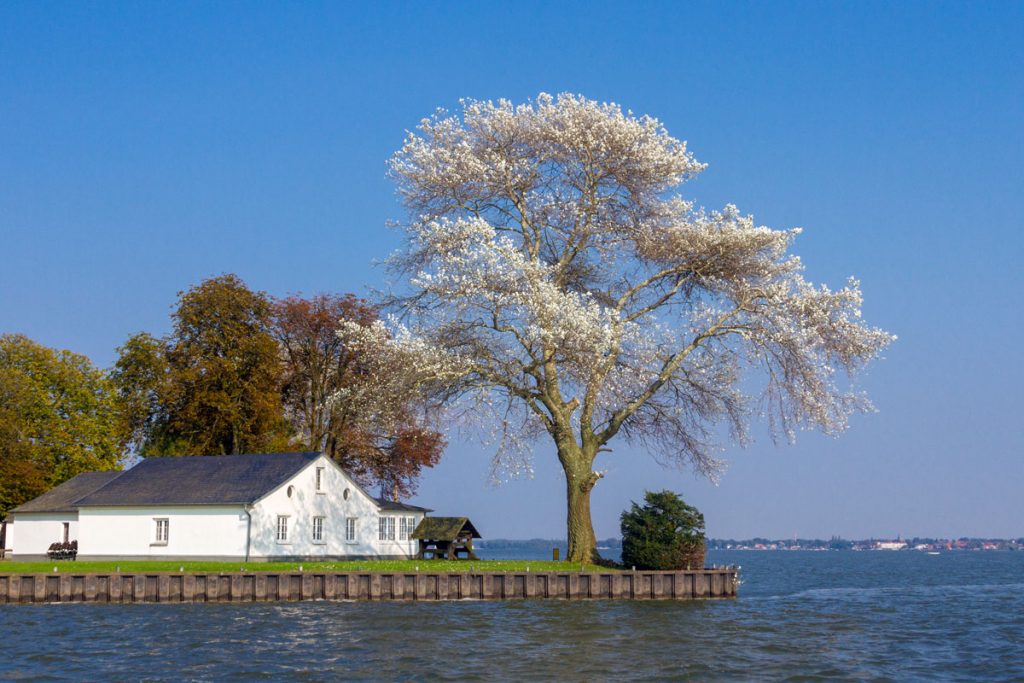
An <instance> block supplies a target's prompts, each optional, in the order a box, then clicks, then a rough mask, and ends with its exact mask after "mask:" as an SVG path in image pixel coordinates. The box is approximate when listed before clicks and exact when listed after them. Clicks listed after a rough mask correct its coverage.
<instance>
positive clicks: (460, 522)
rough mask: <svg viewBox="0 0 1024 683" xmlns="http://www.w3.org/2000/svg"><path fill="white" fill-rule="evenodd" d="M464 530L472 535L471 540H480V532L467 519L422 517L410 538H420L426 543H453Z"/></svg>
mask: <svg viewBox="0 0 1024 683" xmlns="http://www.w3.org/2000/svg"><path fill="white" fill-rule="evenodd" d="M463 528H465V529H466V530H467V531H469V532H471V533H472V534H473V538H480V532H479V531H477V530H476V527H474V526H473V523H472V522H470V521H469V518H468V517H424V518H423V521H422V522H420V523H419V524H417V525H416V530H415V531H413V532H412V536H410V538H422V539H423V540H425V541H427V540H429V541H454V540H455V539H456V538H458V536H459V532H460V531H462V530H463Z"/></svg>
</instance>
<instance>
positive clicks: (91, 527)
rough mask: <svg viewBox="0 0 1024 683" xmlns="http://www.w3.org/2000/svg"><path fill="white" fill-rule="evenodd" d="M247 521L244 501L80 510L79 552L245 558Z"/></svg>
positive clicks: (89, 556) (101, 554) (112, 555)
mask: <svg viewBox="0 0 1024 683" xmlns="http://www.w3.org/2000/svg"><path fill="white" fill-rule="evenodd" d="M156 519H167V520H168V522H169V528H168V531H169V533H168V538H167V543H166V545H163V544H159V543H157V541H156V521H155V520H156ZM19 523H20V521H19ZM247 524H248V518H247V516H246V514H245V510H244V508H243V507H242V506H241V505H234V506H162V507H108V508H100V507H86V508H82V509H81V510H79V539H78V552H79V556H80V557H81V558H82V559H85V558H91V557H121V558H152V559H154V560H155V559H160V558H164V557H166V558H174V557H182V558H184V557H197V558H203V557H208V558H228V557H230V558H236V557H237V558H244V557H245V532H246V526H247Z"/></svg>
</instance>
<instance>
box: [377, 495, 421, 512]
mask: <svg viewBox="0 0 1024 683" xmlns="http://www.w3.org/2000/svg"><path fill="white" fill-rule="evenodd" d="M374 500H375V501H377V506H378V507H380V509H381V510H394V511H396V512H433V510H431V509H430V508H421V507H419V506H418V505H409V504H408V503H399V502H398V501H397V500H384V499H383V498H374Z"/></svg>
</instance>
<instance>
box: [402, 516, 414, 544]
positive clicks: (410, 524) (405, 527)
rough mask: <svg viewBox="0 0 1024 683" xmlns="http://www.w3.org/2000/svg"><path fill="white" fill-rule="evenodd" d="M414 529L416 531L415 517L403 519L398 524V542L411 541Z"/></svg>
mask: <svg viewBox="0 0 1024 683" xmlns="http://www.w3.org/2000/svg"><path fill="white" fill-rule="evenodd" d="M414 529H416V518H415V517H401V518H400V521H399V523H398V540H399V541H411V540H412V532H413V530H414Z"/></svg>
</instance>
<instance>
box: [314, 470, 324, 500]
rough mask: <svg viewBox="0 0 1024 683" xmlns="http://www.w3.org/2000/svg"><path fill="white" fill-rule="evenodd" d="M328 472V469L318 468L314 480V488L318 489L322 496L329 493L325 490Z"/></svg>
mask: <svg viewBox="0 0 1024 683" xmlns="http://www.w3.org/2000/svg"><path fill="white" fill-rule="evenodd" d="M326 470H327V468H326V467H317V468H316V474H315V479H314V487H315V488H316V492H317V493H319V494H321V495H323V494H326V493H327V491H326V490H325V489H324V474H325V472H326Z"/></svg>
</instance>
